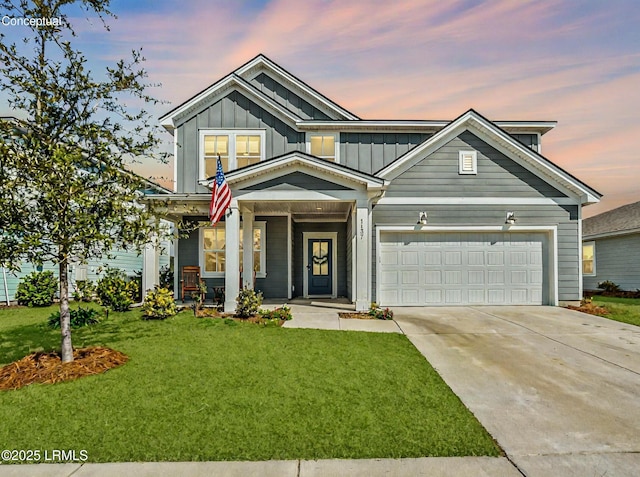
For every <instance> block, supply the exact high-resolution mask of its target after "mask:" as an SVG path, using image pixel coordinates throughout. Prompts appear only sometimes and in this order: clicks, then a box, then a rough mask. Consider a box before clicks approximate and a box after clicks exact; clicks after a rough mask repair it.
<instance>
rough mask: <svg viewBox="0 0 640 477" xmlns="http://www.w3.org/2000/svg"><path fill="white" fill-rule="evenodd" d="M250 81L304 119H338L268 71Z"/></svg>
mask: <svg viewBox="0 0 640 477" xmlns="http://www.w3.org/2000/svg"><path fill="white" fill-rule="evenodd" d="M250 82H251V84H252V85H253V86H255V87H256V88H258V89H259V90H260V91H262V92H263V93H264V94H265V95H267V96H268V97H270V98H271V99H273V100H275V101H276V102H278V103H279V104H281V105H282V106H284V107H285V108H287V109H288V110H289V111H291V112H293V113H294V114H296V115H297V116H299V117H301V118H302V119H316V120H323V119H336V118H330V117H329V116H328V115H327V114H326V113H324V112H322V111H320V110H319V109H318V108H316V107H315V106H313V105H312V104H311V103H309V102H307V101H305V100H304V99H302V98H301V97H300V96H298V95H297V94H295V93H294V92H293V91H291V90H290V89H288V88H286V87H284V86H283V85H282V84H281V83H279V82H277V81H276V80H274V79H273V78H272V77H271V76H269V75H267V74H266V73H260V74H259V75H258V76H256V77H255V78H253V79H252V80H251V81H250Z"/></svg>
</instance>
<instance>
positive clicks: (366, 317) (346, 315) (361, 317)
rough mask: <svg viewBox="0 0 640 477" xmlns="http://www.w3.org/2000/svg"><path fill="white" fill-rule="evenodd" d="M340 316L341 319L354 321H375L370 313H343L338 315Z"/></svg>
mask: <svg viewBox="0 0 640 477" xmlns="http://www.w3.org/2000/svg"><path fill="white" fill-rule="evenodd" d="M338 316H339V317H340V318H351V319H354V320H374V319H375V318H374V317H373V316H371V315H370V314H369V313H349V312H341V313H338Z"/></svg>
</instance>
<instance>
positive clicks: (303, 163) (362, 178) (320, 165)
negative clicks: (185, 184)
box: [207, 151, 386, 189]
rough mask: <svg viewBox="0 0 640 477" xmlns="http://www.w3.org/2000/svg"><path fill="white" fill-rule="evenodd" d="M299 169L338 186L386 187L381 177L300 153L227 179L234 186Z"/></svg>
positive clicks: (265, 162) (242, 169)
mask: <svg viewBox="0 0 640 477" xmlns="http://www.w3.org/2000/svg"><path fill="white" fill-rule="evenodd" d="M298 168H300V169H303V170H304V169H306V170H310V171H317V172H319V173H320V174H321V175H325V176H331V177H333V178H335V181H336V183H338V184H340V183H345V182H348V183H358V184H361V185H364V186H366V188H367V189H380V188H382V187H384V186H385V185H386V181H385V180H384V179H381V178H379V177H376V176H373V175H371V174H367V173H365V172H361V171H358V170H355V169H351V168H350V167H347V166H344V165H342V164H336V163H335V162H329V161H327V160H325V159H320V158H318V157H316V156H312V155H311V154H307V153H305V152H300V151H294V152H289V153H286V154H283V155H281V156H278V157H274V158H271V159H267V160H265V161H260V162H258V163H256V164H251V165H249V166H245V167H242V168H240V169H236V170H234V171H231V172H229V173H227V174H226V179H227V182H228V183H229V185H231V186H232V185H234V184H236V183H238V182H242V181H245V180H249V179H255V178H257V177H259V176H264V177H267V176H269V177H271V176H273V175H286V174H290V173H291V172H294V171H295V170H297V169H298ZM214 179H215V178H214V177H210V178H208V179H207V181H208V182H212V181H213V180H214Z"/></svg>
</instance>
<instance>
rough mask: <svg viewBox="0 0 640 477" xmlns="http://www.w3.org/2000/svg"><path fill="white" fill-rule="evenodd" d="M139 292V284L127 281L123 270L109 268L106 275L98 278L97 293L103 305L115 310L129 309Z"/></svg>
mask: <svg viewBox="0 0 640 477" xmlns="http://www.w3.org/2000/svg"><path fill="white" fill-rule="evenodd" d="M137 292H138V284H137V283H136V282H134V281H130V282H127V281H126V280H125V275H124V272H123V271H122V270H118V269H117V268H107V270H106V272H105V276H104V277H102V278H101V279H100V280H98V285H97V287H96V295H97V296H98V300H99V302H100V304H101V305H102V306H106V307H109V308H111V309H112V310H113V311H127V310H128V309H129V306H130V305H131V304H132V303H133V297H134V296H135V295H136V294H137Z"/></svg>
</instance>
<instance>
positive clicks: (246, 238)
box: [242, 209, 253, 290]
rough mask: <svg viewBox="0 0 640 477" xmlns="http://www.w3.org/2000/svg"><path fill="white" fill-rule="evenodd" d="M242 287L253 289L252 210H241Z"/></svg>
mask: <svg viewBox="0 0 640 477" xmlns="http://www.w3.org/2000/svg"><path fill="white" fill-rule="evenodd" d="M242 231H243V232H242V288H251V289H252V290H253V211H250V210H246V209H245V210H243V211H242Z"/></svg>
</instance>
